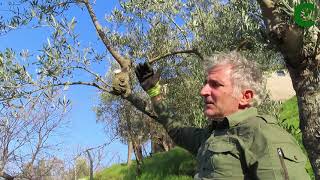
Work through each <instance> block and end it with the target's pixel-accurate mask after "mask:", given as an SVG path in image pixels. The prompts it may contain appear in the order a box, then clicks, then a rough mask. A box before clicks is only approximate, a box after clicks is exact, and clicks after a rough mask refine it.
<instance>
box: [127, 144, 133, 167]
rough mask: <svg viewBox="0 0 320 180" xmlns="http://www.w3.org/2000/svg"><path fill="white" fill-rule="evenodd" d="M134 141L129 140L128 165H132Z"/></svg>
mask: <svg viewBox="0 0 320 180" xmlns="http://www.w3.org/2000/svg"><path fill="white" fill-rule="evenodd" d="M132 148H133V147H132V141H130V140H129V141H128V158H127V165H128V166H130V165H131V163H132V160H131V158H132V157H131V156H132Z"/></svg>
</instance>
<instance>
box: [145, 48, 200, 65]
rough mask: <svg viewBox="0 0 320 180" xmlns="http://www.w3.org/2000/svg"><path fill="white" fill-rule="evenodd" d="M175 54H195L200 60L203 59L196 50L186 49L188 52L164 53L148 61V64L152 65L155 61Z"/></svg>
mask: <svg viewBox="0 0 320 180" xmlns="http://www.w3.org/2000/svg"><path fill="white" fill-rule="evenodd" d="M176 54H195V55H197V56H198V57H199V58H200V59H203V56H202V54H200V52H199V51H198V50H197V49H188V50H180V51H174V52H169V53H166V54H164V55H161V56H158V57H155V58H153V59H150V60H148V62H149V63H150V64H152V63H154V62H156V61H158V60H160V59H163V58H166V57H169V56H173V55H176Z"/></svg>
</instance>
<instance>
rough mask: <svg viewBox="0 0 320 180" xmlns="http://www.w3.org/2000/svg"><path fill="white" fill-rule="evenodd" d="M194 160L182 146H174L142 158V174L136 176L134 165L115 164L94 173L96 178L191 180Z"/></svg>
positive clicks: (104, 179)
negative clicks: (166, 150) (169, 149)
mask: <svg viewBox="0 0 320 180" xmlns="http://www.w3.org/2000/svg"><path fill="white" fill-rule="evenodd" d="M195 163H196V162H195V160H194V158H193V156H192V155H191V154H190V153H188V152H187V151H186V150H183V149H182V148H179V147H176V148H174V149H173V150H171V151H169V152H163V153H157V154H154V155H153V156H152V157H148V158H146V159H144V164H143V166H142V175H141V176H140V177H139V178H137V177H136V165H135V164H134V163H133V164H132V165H131V166H130V167H127V165H126V164H116V165H113V166H111V167H109V168H107V169H104V170H103V171H101V172H99V173H97V174H96V175H95V179H97V180H120V179H121V180H122V179H124V180H131V179H132V180H133V179H139V180H150V179H151V180H178V179H179V180H192V179H193V178H192V175H193V174H194V170H195V169H194V167H196V165H195Z"/></svg>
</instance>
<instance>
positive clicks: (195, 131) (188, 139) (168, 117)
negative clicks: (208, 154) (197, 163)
mask: <svg viewBox="0 0 320 180" xmlns="http://www.w3.org/2000/svg"><path fill="white" fill-rule="evenodd" d="M153 106H154V110H155V111H156V113H157V114H158V118H157V119H156V120H157V121H158V122H159V123H161V124H162V125H163V126H164V128H165V129H166V130H167V132H168V134H169V136H170V137H171V138H172V140H173V141H174V142H175V143H176V144H177V145H179V146H181V147H183V148H185V149H187V150H188V151H190V152H191V153H192V154H194V155H196V154H197V152H198V149H199V147H200V145H201V143H202V142H203V141H204V140H205V139H206V138H207V136H208V134H209V129H207V128H206V129H203V128H195V127H185V126H183V121H182V120H178V119H177V118H176V117H175V112H174V111H173V110H172V109H170V108H169V107H168V105H167V104H166V103H165V102H164V101H160V102H157V103H154V104H153Z"/></svg>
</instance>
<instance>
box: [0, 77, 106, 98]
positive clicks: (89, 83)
mask: <svg viewBox="0 0 320 180" xmlns="http://www.w3.org/2000/svg"><path fill="white" fill-rule="evenodd" d="M69 85H70V86H72V85H85V86H93V87H96V88H98V89H100V90H102V91H104V92H108V93H111V94H112V92H111V91H109V90H108V89H106V88H104V87H102V86H100V85H99V84H97V83H94V82H83V81H77V82H63V83H57V84H51V85H47V86H42V87H40V88H38V89H36V90H33V91H29V92H24V93H20V94H14V95H13V96H11V97H6V98H1V99H0V102H4V101H8V100H12V99H15V98H20V97H23V96H25V95H31V94H33V93H36V92H39V91H41V90H44V89H47V88H49V87H56V86H69ZM108 87H111V86H110V85H108Z"/></svg>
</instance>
